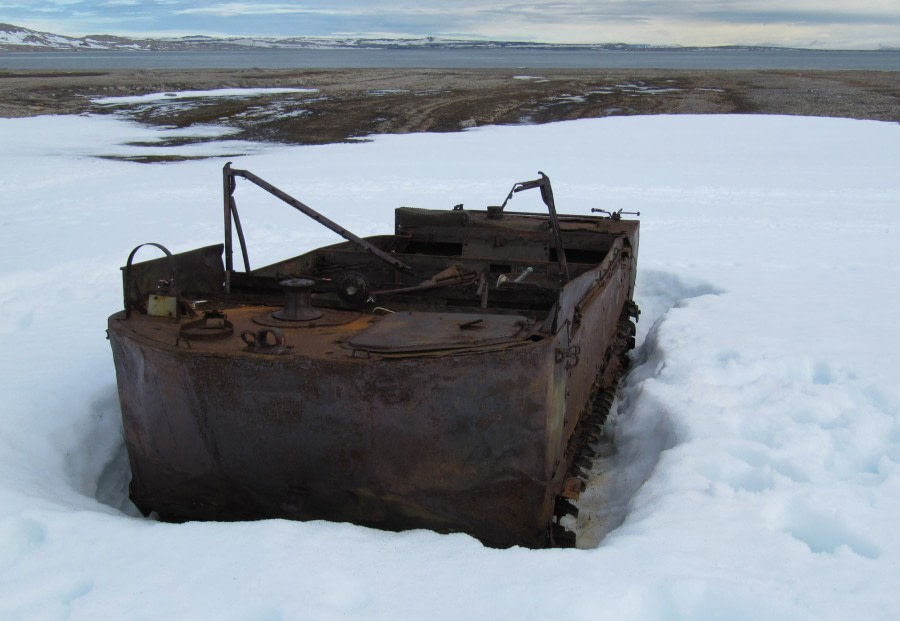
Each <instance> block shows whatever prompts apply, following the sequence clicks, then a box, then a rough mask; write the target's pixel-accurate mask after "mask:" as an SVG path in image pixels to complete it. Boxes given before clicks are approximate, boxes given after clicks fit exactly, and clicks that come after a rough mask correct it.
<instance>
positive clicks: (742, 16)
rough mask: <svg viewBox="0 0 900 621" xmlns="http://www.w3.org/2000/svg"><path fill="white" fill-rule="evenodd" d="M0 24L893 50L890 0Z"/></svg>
mask: <svg viewBox="0 0 900 621" xmlns="http://www.w3.org/2000/svg"><path fill="white" fill-rule="evenodd" d="M0 22H7V23H12V24H15V25H18V26H24V27H27V28H32V29H34V30H42V31H48V32H55V33H58V34H66V35H72V36H81V35H86V34H121V35H128V36H135V35H140V36H180V35H186V34H214V35H221V34H229V35H265V36H365V37H373V36H387V37H406V36H434V37H450V38H466V39H498V40H515V41H542V42H550V43H612V42H625V43H653V44H682V45H728V44H749V45H783V46H797V47H814V48H856V49H872V48H878V47H881V46H891V47H900V0H568V1H565V0H563V1H551V0H547V1H531V2H529V1H516V0H510V1H507V2H504V1H502V0H501V1H493V0H484V1H478V0H369V1H366V0H331V1H324V0H322V1H316V0H310V1H309V2H286V1H282V2H278V1H271V2H268V1H263V2H250V1H245V2H228V1H217V0H0Z"/></svg>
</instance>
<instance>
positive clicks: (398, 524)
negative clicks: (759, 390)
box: [109, 166, 638, 547]
mask: <svg viewBox="0 0 900 621" xmlns="http://www.w3.org/2000/svg"><path fill="white" fill-rule="evenodd" d="M237 177H243V178H245V179H248V180H249V181H251V182H253V183H255V184H256V185H258V186H260V187H261V188H263V189H264V190H266V191H268V192H270V193H272V194H274V195H276V196H278V197H279V198H281V199H282V200H284V201H285V202H286V203H288V204H290V205H291V206H293V207H294V208H296V209H298V210H300V211H302V212H304V213H306V215H308V216H310V217H313V218H314V219H316V220H317V221H319V222H320V223H322V224H323V225H325V226H328V228H331V229H332V230H335V231H337V232H339V233H340V234H341V235H342V236H344V237H345V239H347V241H346V242H343V243H340V244H335V245H332V246H327V247H324V248H319V249H316V250H313V251H311V252H307V253H304V254H301V255H299V256H296V257H292V258H289V259H286V260H284V261H280V262H278V263H276V264H273V265H268V266H265V267H262V268H258V269H255V270H254V269H250V267H249V257H248V251H247V248H246V245H245V244H244V243H243V234H242V231H241V226H240V218H239V216H238V212H237V205H236V203H235V200H234V197H233V193H234V187H235V183H236V178H237ZM223 186H224V190H225V192H224V196H225V200H224V214H225V243H224V244H218V245H213V246H207V247H204V248H199V249H196V250H192V251H188V252H184V253H180V254H175V255H172V254H170V253H168V251H167V250H165V249H164V250H165V252H166V253H167V254H168V256H167V257H165V258H162V259H155V260H150V261H145V262H142V263H133V259H134V256H135V254H136V252H137V250H138V249H137V248H136V249H135V251H134V252H132V255H131V256H130V257H129V260H128V262H127V263H128V264H127V265H126V267H125V268H123V280H124V292H125V295H124V304H125V310H123V311H121V312H119V313H116V314H114V315H113V316H112V317H110V321H109V335H110V341H111V344H112V348H113V354H114V360H115V364H116V373H117V378H118V386H119V397H120V402H121V405H122V415H123V423H124V428H125V439H126V446H127V449H128V453H129V460H130V463H131V469H132V483H131V489H130V492H131V497H132V500H133V501H134V502H135V504H136V505H137V506H138V507H139V508H140V509H141V510H142V511H144V512H145V513H149V512H151V511H154V512H156V513H157V514H158V515H159V516H160V517H161V518H163V519H169V520H176V521H177V520H190V519H203V520H210V519H211V520H236V519H257V518H269V517H272V518H276V517H277V518H290V519H330V520H336V521H350V522H354V523H358V524H364V525H368V526H374V527H379V528H386V529H393V530H398V529H408V528H430V529H433V530H436V531H439V532H467V533H469V534H472V535H473V536H475V537H477V538H479V539H480V540H481V541H483V542H484V543H486V544H488V545H492V546H498V547H505V546H511V545H523V546H528V547H544V546H547V545H566V544H571V543H572V536H571V534H570V533H568V532H567V531H566V530H565V529H564V528H563V527H562V526H561V525H560V523H559V521H560V517H561V516H562V515H564V514H565V513H567V512H572V511H574V507H572V506H571V504H570V503H568V500H567V499H571V498H576V497H577V495H578V493H579V490H580V489H581V488H582V487H583V483H581V482H580V480H579V476H580V475H583V474H584V472H583V471H582V470H581V467H582V465H583V464H582V462H583V455H582V453H583V452H584V451H585V450H587V449H588V448H589V444H590V442H591V439H592V438H596V434H597V433H598V432H599V425H600V424H602V418H603V416H605V412H606V410H607V409H608V407H609V402H610V400H611V394H612V391H614V389H615V385H616V382H617V380H618V377H619V376H620V374H621V371H622V368H623V364H624V361H625V354H626V352H627V350H628V349H629V348H630V347H632V346H633V334H634V333H633V324H632V323H631V319H632V318H636V316H637V309H636V307H635V306H634V304H633V302H632V295H633V289H634V279H635V271H636V260H637V248H638V223H637V222H636V221H628V220H623V219H621V217H620V216H621V214H620V213H615V214H607V216H606V217H603V216H593V215H583V216H582V215H578V216H558V215H557V214H556V211H555V204H554V199H553V194H552V189H551V187H550V182H549V179H548V178H547V177H546V176H544V175H543V174H541V176H540V178H539V179H535V180H533V181H527V182H521V183H518V184H515V185H514V186H513V189H512V190H511V191H510V193H509V195H508V197H507V201H508V200H509V198H510V197H512V196H513V195H514V194H515V193H517V192H519V191H522V190H528V189H538V190H540V192H541V195H542V198H543V199H544V203H545V204H546V205H547V207H548V213H547V214H546V215H545V214H523V213H511V212H507V211H506V210H505V206H506V202H505V201H504V203H503V205H501V206H499V207H489V208H488V209H487V210H483V211H482V210H467V209H464V208H463V207H462V206H461V205H459V206H457V207H455V208H453V209H451V210H426V209H415V208H405V207H404V208H399V209H397V210H396V212H395V229H394V233H393V234H392V235H382V236H376V237H369V238H366V239H364V240H363V239H360V238H358V237H356V236H355V235H353V234H352V233H349V232H348V231H346V230H345V229H343V228H342V227H340V226H339V225H337V224H335V223H334V222H331V221H330V220H328V219H327V218H325V217H324V216H322V215H321V214H318V213H317V212H315V211H313V210H312V209H311V208H309V207H307V206H306V205H304V204H303V203H300V202H299V201H297V200H296V199H294V198H293V197H290V196H288V195H286V194H285V193H283V192H281V190H279V189H278V188H276V187H275V186H272V185H270V184H268V183H267V182H265V181H263V180H262V179H260V178H259V177H256V176H255V175H253V174H252V173H250V172H249V171H241V170H236V169H232V168H231V167H230V166H226V167H225V169H224V175H223ZM235 234H236V236H237V237H238V240H239V242H240V243H239V250H240V254H241V257H242V259H243V263H244V270H243V271H238V270H236V269H235V267H234V261H233V255H234V254H235V249H234V248H233V245H232V239H233V237H234V235H235ZM139 248H140V247H139ZM161 283H162V284H161ZM160 300H162V301H163V302H164V304H163V306H162V307H163V308H168V309H169V310H168V311H165V310H164V311H159V307H160V305H159V304H158V302H159V301H160ZM166 304H168V306H167V307H166V306H165V305H166ZM173 309H174V310H173Z"/></svg>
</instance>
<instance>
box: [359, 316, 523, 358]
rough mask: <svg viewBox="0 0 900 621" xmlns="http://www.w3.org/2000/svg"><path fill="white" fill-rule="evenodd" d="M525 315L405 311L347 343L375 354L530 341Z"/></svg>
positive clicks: (387, 318) (384, 319)
mask: <svg viewBox="0 0 900 621" xmlns="http://www.w3.org/2000/svg"><path fill="white" fill-rule="evenodd" d="M533 325H534V322H533V321H531V320H530V319H528V318H526V317H522V316H521V315H499V316H498V315H484V314H475V313H428V312H421V311H402V312H399V313H393V314H390V315H387V316H385V317H383V318H382V319H381V320H379V321H378V322H376V323H375V324H374V325H372V326H371V327H370V328H367V329H366V330H364V331H363V332H360V333H359V334H357V335H356V336H354V337H353V338H352V339H350V340H349V341H348V342H347V344H348V345H349V346H350V347H352V348H354V349H359V350H363V351H371V352H385V353H387V352H413V351H435V350H441V349H464V348H468V347H480V346H485V345H498V344H501V343H508V342H513V341H520V340H524V339H526V338H528V336H529V335H530V333H531V329H532V327H533Z"/></svg>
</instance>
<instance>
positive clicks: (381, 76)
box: [0, 69, 900, 144]
mask: <svg viewBox="0 0 900 621" xmlns="http://www.w3.org/2000/svg"><path fill="white" fill-rule="evenodd" d="M521 73H522V72H521V71H517V70H512V69H510V70H501V69H486V70H475V69H471V70H453V69H431V70H428V69H345V70H261V69H243V70H195V71H148V70H136V71H124V70H122V71H91V72H71V73H68V72H58V71H57V72H35V71H30V72H12V71H6V72H2V71H0V116H7V117H21V116H33V115H39V114H81V113H96V114H120V115H124V116H126V117H129V118H133V119H135V120H137V121H140V122H143V123H148V124H151V125H159V126H166V127H190V126H193V125H202V124H217V125H225V126H230V127H234V128H236V129H238V130H240V133H239V134H236V135H234V136H232V137H234V138H240V139H245V140H259V141H273V142H284V143H294V144H320V143H330V142H341V141H346V140H354V139H360V138H363V137H365V136H367V135H370V134H379V133H409V132H421V131H433V132H435V131H436V132H446V131H458V130H460V129H464V128H468V127H475V126H479V125H491V124H533V123H548V122H552V121H560V120H568V119H581V118H596V117H605V116H620V115H636V114H718V113H750V114H797V115H810V116H833V117H848V118H859V119H875V120H882V121H900V80H898V74H897V73H896V72H878V71H833V72H823V71H804V72H798V71H743V70H741V71H738V70H734V71H677V70H546V71H541V72H540V73H533V74H530V75H521ZM266 87H279V88H284V87H294V88H313V89H317V90H316V92H312V93H310V92H306V93H289V94H266V95H260V96H254V97H236V98H231V97H230V98H206V99H177V100H163V101H158V102H151V103H141V104H129V105H115V106H112V105H99V104H96V103H93V102H92V100H93V99H96V98H99V97H110V96H118V95H122V96H124V95H137V94H145V93H164V92H172V91H185V90H207V89H215V88H266ZM198 140H202V139H198Z"/></svg>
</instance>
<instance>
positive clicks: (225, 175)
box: [222, 162, 234, 293]
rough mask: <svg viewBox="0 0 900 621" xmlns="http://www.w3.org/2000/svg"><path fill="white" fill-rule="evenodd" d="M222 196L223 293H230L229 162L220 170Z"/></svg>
mask: <svg viewBox="0 0 900 621" xmlns="http://www.w3.org/2000/svg"><path fill="white" fill-rule="evenodd" d="M222 190H223V192H222V194H223V196H224V203H225V209H224V214H225V293H231V272H233V271H234V260H233V258H232V252H233V251H232V248H231V200H232V193H233V192H234V175H233V174H232V172H231V162H228V163H226V164H225V166H224V167H223V168H222Z"/></svg>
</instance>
